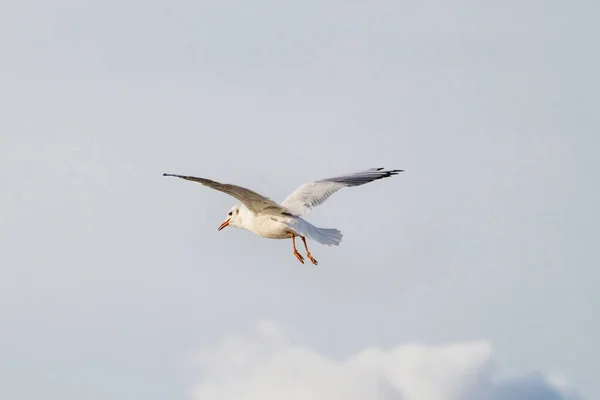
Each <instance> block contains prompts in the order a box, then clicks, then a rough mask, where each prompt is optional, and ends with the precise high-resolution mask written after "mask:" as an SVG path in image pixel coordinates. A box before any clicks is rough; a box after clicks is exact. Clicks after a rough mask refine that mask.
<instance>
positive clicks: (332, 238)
mask: <svg viewBox="0 0 600 400" xmlns="http://www.w3.org/2000/svg"><path fill="white" fill-rule="evenodd" d="M315 230H316V235H313V236H312V237H311V239H313V240H314V241H316V242H319V243H321V244H324V245H325V246H339V245H340V243H342V237H343V236H344V235H343V234H342V232H340V231H339V230H337V229H329V228H317V227H315Z"/></svg>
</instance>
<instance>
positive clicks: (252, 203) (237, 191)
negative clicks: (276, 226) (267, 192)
mask: <svg viewBox="0 0 600 400" xmlns="http://www.w3.org/2000/svg"><path fill="white" fill-rule="evenodd" d="M163 176H174V177H177V178H181V179H185V180H188V181H192V182H197V183H200V184H202V185H204V186H208V187H209V188H211V189H215V190H218V191H220V192H223V193H227V194H228V195H230V196H232V197H234V198H236V199H238V200H239V201H241V202H242V203H243V204H244V205H245V206H246V207H247V208H248V209H249V210H250V211H252V212H253V213H255V214H259V213H264V214H274V215H279V214H283V213H286V212H287V210H286V209H285V208H283V207H281V206H280V205H279V204H277V203H275V202H274V201H273V200H271V199H269V198H268V197H265V196H263V195H260V194H258V193H256V192H254V191H252V190H250V189H246V188H244V187H241V186H237V185H232V184H229V183H220V182H216V181H213V180H210V179H206V178H199V177H195V176H186V175H176V174H163Z"/></svg>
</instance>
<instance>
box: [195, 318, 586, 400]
mask: <svg viewBox="0 0 600 400" xmlns="http://www.w3.org/2000/svg"><path fill="white" fill-rule="evenodd" d="M198 360H199V362H200V364H201V366H202V368H203V374H202V381H201V382H200V384H199V385H198V387H197V388H196V389H195V390H194V393H193V396H194V398H195V399H198V400H237V399H240V400H241V399H244V400H251V399H261V400H268V399H286V400H335V399H340V400H342V399H343V400H365V399H369V400H372V399H381V400H484V399H485V400H525V399H528V400H575V399H577V396H576V395H574V394H572V393H571V392H570V391H569V389H568V385H567V384H566V381H565V380H564V378H562V377H560V376H558V375H552V376H549V377H544V376H538V375H531V376H526V377H519V378H517V379H512V380H510V381H506V382H496V381H495V380H494V379H493V372H494V371H493V367H492V362H493V351H492V347H491V345H490V344H489V343H487V342H485V341H473V342H465V343H455V344H449V345H442V346H428V345H420V344H408V345H399V346H396V347H394V348H391V349H387V350H383V349H378V348H366V349H364V350H362V351H360V352H358V353H356V354H353V355H351V356H349V357H347V358H344V359H341V360H337V359H334V358H331V357H328V356H326V355H323V354H320V353H319V352H317V351H315V350H313V349H310V348H309V347H306V346H303V345H299V344H297V343H294V342H293V341H292V340H290V339H289V338H288V337H287V336H286V335H285V334H284V333H283V332H282V331H281V330H280V329H279V328H278V327H277V326H276V325H275V324H272V323H269V322H260V323H259V324H258V326H257V329H256V332H255V333H254V334H253V335H247V336H239V335H231V336H228V337H226V338H224V339H223V340H222V341H221V343H220V344H219V345H218V346H216V347H215V348H213V349H209V350H206V351H202V352H201V353H200V354H199V357H198Z"/></svg>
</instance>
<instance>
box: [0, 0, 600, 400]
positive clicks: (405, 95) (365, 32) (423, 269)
mask: <svg viewBox="0 0 600 400" xmlns="http://www.w3.org/2000/svg"><path fill="white" fill-rule="evenodd" d="M599 37H600V4H599V3H598V2H594V1H579V2H571V3H568V2H559V1H526V2H518V1H508V2H503V3H498V4H493V5H492V3H485V4H484V3H482V2H474V1H441V0H438V1H425V2H424V1H404V2H386V1H380V2H376V1H372V2H367V1H362V2H361V1H348V2H341V1H312V0H310V1H304V2H301V3H299V4H294V5H292V4H290V3H289V2H288V3H284V2H275V1H259V2H252V3H250V2H233V1H220V2H205V1H175V2H171V3H168V4H167V3H165V2H156V1H145V2H143V1H133V0H125V1H86V2H81V1H77V2H76V1H68V0H62V1H57V2H42V1H12V0H8V1H6V0H5V1H4V2H2V12H1V13H0V54H1V57H0V88H1V90H0V250H1V251H0V355H1V356H0V377H1V378H0V379H2V380H4V382H3V383H2V384H0V397H2V398H7V399H8V398H10V399H33V398H40V397H42V396H43V397H44V398H46V399H61V400H66V399H78V400H79V399H82V398H85V399H107V398H111V399H131V398H145V399H164V398H169V399H173V398H175V399H185V398H189V396H190V390H192V389H193V388H194V387H196V386H197V385H200V384H201V383H202V382H205V379H207V378H206V377H205V376H203V375H202V373H201V372H198V371H197V370H196V369H195V367H193V366H190V362H189V358H190V357H191V355H193V354H195V352H197V351H199V350H201V349H206V348H213V347H214V346H216V345H217V343H219V341H220V340H221V339H222V338H223V337H226V335H228V334H229V333H230V332H234V333H235V332H238V333H241V332H247V331H248V330H250V329H251V328H252V326H254V325H255V324H256V323H257V322H258V321H261V320H269V321H274V323H276V324H278V325H279V326H282V327H283V329H284V330H285V331H287V332H291V334H293V335H294V336H295V337H297V338H299V340H301V341H302V342H303V343H306V344H307V346H309V347H310V348H312V349H314V350H315V351H317V352H319V353H320V354H323V355H324V356H326V357H332V358H335V357H344V356H347V355H349V354H355V353H357V352H359V351H360V350H362V349H365V348H369V347H372V346H378V347H382V348H388V347H391V346H402V345H404V344H409V343H422V344H428V345H438V344H439V345H446V344H452V343H457V342H464V341H477V340H484V341H486V342H487V343H489V344H490V345H491V346H492V347H493V349H494V352H493V365H494V366H495V368H496V369H495V371H496V372H495V373H494V374H495V375H494V379H498V380H501V379H503V378H506V377H523V376H529V374H531V373H541V374H558V375H560V376H562V377H563V378H564V379H565V380H566V381H567V382H568V383H569V385H570V386H572V387H573V388H575V389H576V390H577V391H578V392H579V394H580V395H581V396H582V397H583V398H585V399H590V400H591V399H593V398H595V397H597V396H598V393H600V383H599V382H600V381H598V379H597V373H596V365H597V359H598V356H600V350H599V346H598V338H599V337H600V324H599V323H598V319H597V317H596V316H597V315H598V311H599V309H600V296H599V295H598V282H600V272H599V271H600V270H599V268H598V266H599V262H598V256H597V252H596V248H597V244H596V241H597V240H596V238H597V237H598V235H597V232H596V230H597V226H598V223H599V222H600V221H599V213H598V209H597V204H600V191H599V189H598V182H599V181H600V173H599V171H600V169H599V168H598V166H597V155H596V153H597V148H598V146H599V145H600V140H599V139H598V136H597V132H598V131H599V129H600V117H598V110H597V109H598V100H597V96H598V90H599V89H600V80H599V79H598V72H597V71H598V70H599V69H600V46H599V45H598V38H599ZM379 166H383V167H389V168H403V169H406V172H405V173H404V174H403V175H400V176H397V177H394V178H393V179H389V180H385V181H378V182H375V183H373V184H370V185H368V186H363V187H360V188H353V189H347V190H344V191H342V192H340V193H338V194H336V195H335V196H333V197H332V198H331V199H330V200H328V201H327V202H326V203H325V204H323V205H322V206H321V207H320V208H319V209H317V210H315V211H313V212H312V213H311V214H309V215H308V217H307V219H308V220H309V221H311V222H313V223H314V224H315V225H317V226H322V227H336V228H339V229H340V230H341V231H342V232H343V233H344V241H343V243H342V245H341V246H340V247H339V248H327V247H321V246H319V245H317V244H314V245H313V246H312V247H313V248H312V251H313V253H314V255H315V257H316V258H317V259H318V260H319V267H317V268H315V267H313V266H311V265H304V266H303V265H300V264H298V263H297V261H296V260H295V258H294V257H293V255H292V254H291V244H290V243H289V241H272V240H265V239H261V238H258V237H256V236H253V235H251V234H249V233H247V232H242V231H237V230H234V229H228V230H224V231H222V232H219V233H217V231H216V227H217V226H218V225H219V224H220V222H221V221H222V220H223V217H224V216H225V213H226V212H227V210H228V209H229V208H230V207H231V206H232V205H233V204H235V200H233V199H231V198H229V197H227V196H226V195H224V194H221V193H217V192H213V191H211V190H210V189H207V188H203V187H201V186H200V185H195V184H193V183H190V182H184V181H179V180H175V179H167V178H163V177H162V176H161V174H162V173H163V172H171V173H183V174H190V175H200V176H205V177H209V178H212V179H216V180H223V181H227V182H231V183H237V184H240V185H242V186H247V187H250V188H252V189H254V190H257V191H258V192H260V193H263V194H264V195H267V196H269V197H271V198H273V199H274V200H279V201H281V200H283V199H284V198H285V197H286V196H287V194H288V193H289V192H291V191H292V190H293V189H294V188H295V187H296V186H297V185H299V184H300V183H302V182H304V181H306V180H311V179H318V178H323V177H327V176H330V175H335V174H338V173H344V172H351V171H355V170H360V169H363V168H370V167H379ZM192 364H193V363H192ZM496 396H498V398H497V399H496V400H505V398H502V397H501V395H498V394H496ZM389 398H390V399H391V398H393V397H389ZM558 398H559V397H544V398H543V400H550V399H558ZM565 398H566V397H565ZM387 399H388V397H386V400H387ZM411 399H413V398H412V397H410V398H408V397H407V400H411ZM423 399H424V400H429V398H427V399H426V398H423Z"/></svg>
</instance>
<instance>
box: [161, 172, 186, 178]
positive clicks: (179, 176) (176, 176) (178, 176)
mask: <svg viewBox="0 0 600 400" xmlns="http://www.w3.org/2000/svg"><path fill="white" fill-rule="evenodd" d="M162 176H174V177H175V178H185V176H183V175H177V174H167V173H166V172H165V173H164V174H162Z"/></svg>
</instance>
